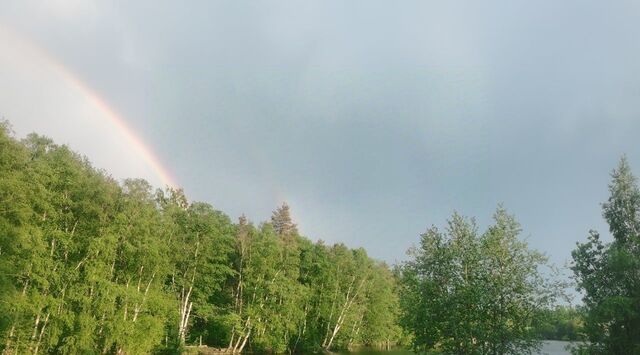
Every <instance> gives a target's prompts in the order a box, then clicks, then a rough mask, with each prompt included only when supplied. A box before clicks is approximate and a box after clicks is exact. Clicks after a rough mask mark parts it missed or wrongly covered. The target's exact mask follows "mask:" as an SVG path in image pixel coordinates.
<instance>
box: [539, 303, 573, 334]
mask: <svg viewBox="0 0 640 355" xmlns="http://www.w3.org/2000/svg"><path fill="white" fill-rule="evenodd" d="M582 313H583V312H582V309H581V308H575V307H570V306H557V307H555V308H553V309H544V310H542V314H541V319H542V322H541V323H540V324H539V325H538V331H539V333H540V335H541V337H542V339H545V340H563V341H583V340H584V315H583V314H582Z"/></svg>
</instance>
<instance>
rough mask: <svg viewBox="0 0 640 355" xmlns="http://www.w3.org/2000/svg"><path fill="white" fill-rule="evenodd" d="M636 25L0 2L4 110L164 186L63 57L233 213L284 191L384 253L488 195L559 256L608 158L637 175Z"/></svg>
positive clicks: (492, 16)
mask: <svg viewBox="0 0 640 355" xmlns="http://www.w3.org/2000/svg"><path fill="white" fill-rule="evenodd" d="M638 23H640V2H638V1H635V0H629V1H585V0H579V1H578V0H573V1H572V0H567V1H557V0H550V1H514V0H509V1H449V0H448V1H415V2H414V1H400V2H398V1H384V2H382V1H371V0H367V1H317V2H305V1H299V0H297V1H291V2H287V1H273V2H262V1H238V0H233V1H202V2H196V1H191V2H182V1H171V2H168V1H102V2H101V1H81V0H77V1H62V0H59V1H30V0H26V1H13V2H10V1H3V2H1V3H0V115H1V116H4V117H5V118H6V119H8V120H10V121H11V122H12V124H13V126H14V130H15V131H16V133H17V135H18V136H21V137H22V136H24V135H26V134H27V133H28V132H31V131H37V132H39V133H42V134H45V135H49V136H51V137H53V138H54V139H55V140H56V141H58V142H60V143H67V144H69V145H70V146H71V147H72V148H73V149H75V150H78V151H80V152H82V153H84V154H86V155H87V156H88V157H89V158H90V159H91V160H92V161H94V162H95V164H96V166H98V167H99V168H104V169H106V170H108V171H110V172H112V173H113V175H114V176H115V177H118V178H123V177H126V176H140V177H145V178H147V179H149V180H150V181H151V182H152V183H154V184H156V185H157V186H159V185H161V184H162V181H161V180H159V179H158V176H157V175H156V174H154V171H153V169H150V168H149V167H148V166H146V165H145V164H146V163H145V161H144V159H143V158H141V157H140V156H139V154H138V153H139V152H136V151H135V150H134V149H132V147H131V142H130V141H127V140H126V139H124V138H123V136H122V134H121V132H119V131H118V130H117V129H116V128H115V127H114V126H113V125H112V124H110V122H109V121H108V119H105V118H104V117H103V116H104V112H102V111H101V110H100V109H99V108H96V107H95V105H94V103H92V102H90V101H88V100H87V99H86V95H83V93H82V92H79V91H81V90H79V88H78V85H77V83H76V85H75V86H74V85H72V83H70V81H69V78H68V76H69V75H73V76H74V78H75V80H77V81H79V82H81V83H82V85H84V86H85V87H86V88H89V89H90V90H92V91H93V92H94V93H95V94H96V95H98V96H99V97H100V98H101V99H102V100H103V101H104V102H105V103H106V104H107V105H108V106H110V107H111V108H112V109H113V110H114V111H115V112H117V113H119V114H120V115H121V117H123V118H124V119H125V120H126V122H127V124H128V126H129V127H130V128H131V129H132V130H133V131H134V132H135V134H136V135H137V136H139V137H140V139H141V140H142V141H144V142H145V143H146V145H147V146H148V148H149V149H150V150H151V151H153V152H154V153H155V155H156V156H157V157H158V159H159V160H160V161H161V162H162V164H163V165H164V166H165V167H166V169H167V170H169V171H170V172H171V174H172V175H173V176H174V178H175V180H176V181H177V182H178V183H179V184H180V185H181V186H183V187H184V188H185V190H186V192H187V194H188V195H189V196H190V197H191V198H192V199H195V200H201V201H207V202H209V203H211V204H212V205H214V206H215V207H216V208H219V209H222V210H224V211H225V212H227V213H228V214H229V215H230V216H231V217H232V218H236V217H237V216H238V215H239V214H240V213H243V212H244V213H245V214H246V215H247V216H248V217H249V218H250V219H252V220H253V221H255V222H259V221H262V220H265V219H267V218H268V217H269V216H270V212H271V210H273V209H274V208H275V207H276V205H278V204H279V203H281V202H282V201H284V200H286V201H287V202H289V204H290V205H291V207H292V210H293V215H294V217H295V219H296V221H297V222H298V224H299V226H300V229H301V231H302V232H303V233H305V234H306V235H308V236H309V237H310V238H312V239H314V240H315V239H324V240H326V241H328V242H338V241H341V242H345V243H346V244H348V245H350V246H353V247H357V246H363V247H365V248H366V249H367V250H368V251H369V253H370V254H371V255H372V256H374V257H376V258H379V259H384V260H387V261H390V262H394V261H396V260H402V259H403V258H404V257H405V256H404V255H405V251H406V249H407V248H408V247H409V246H410V245H412V244H413V243H415V242H417V240H418V236H419V234H420V233H422V232H423V231H424V230H425V229H426V227H427V226H430V225H432V224H436V225H439V226H442V225H444V223H445V220H446V218H447V216H449V215H450V214H451V213H452V212H453V211H454V210H457V211H459V212H460V213H462V214H464V215H468V216H476V217H477V219H478V222H479V224H480V226H481V228H484V227H485V226H486V224H487V223H488V222H489V219H490V217H491V214H492V213H493V211H494V210H495V208H496V205H497V204H498V203H504V205H505V206H506V208H507V209H508V210H510V211H511V212H512V213H514V214H515V215H516V216H517V218H518V219H519V220H520V222H521V223H522V225H523V229H524V235H525V236H527V238H528V240H529V242H530V244H531V245H532V246H533V247H534V248H537V249H539V250H542V251H545V252H546V253H548V254H549V255H550V257H551V259H552V261H554V262H555V263H557V264H559V265H562V264H563V263H564V262H565V261H567V260H568V259H569V258H570V251H571V249H572V248H573V247H574V245H575V242H576V241H578V240H584V239H585V238H586V235H587V231H588V229H590V228H596V229H599V230H600V231H601V232H606V229H607V228H606V225H605V224H604V223H603V221H602V218H601V210H600V203H601V202H603V201H604V200H605V199H606V198H607V184H608V182H609V173H610V171H611V169H612V168H614V167H615V165H616V163H617V161H618V159H619V158H620V156H621V155H622V154H625V153H626V154H627V155H628V157H629V160H630V162H631V164H632V167H634V168H635V169H636V170H635V171H636V172H638V173H640V144H638V137H639V136H640V26H638ZM52 61H55V62H56V63H58V64H57V67H56V66H55V65H52V64H51V63H52ZM60 67H63V68H64V71H65V72H66V73H67V74H65V75H66V76H65V75H62V74H61V72H60Z"/></svg>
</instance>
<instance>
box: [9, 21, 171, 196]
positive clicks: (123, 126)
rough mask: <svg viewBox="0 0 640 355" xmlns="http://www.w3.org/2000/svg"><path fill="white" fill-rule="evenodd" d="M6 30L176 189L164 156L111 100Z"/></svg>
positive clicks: (166, 183)
mask: <svg viewBox="0 0 640 355" xmlns="http://www.w3.org/2000/svg"><path fill="white" fill-rule="evenodd" d="M2 33H4V34H5V35H7V37H8V38H10V39H13V40H14V41H16V42H18V44H19V45H20V46H21V47H22V49H25V50H27V51H28V52H30V53H31V54H32V55H35V56H38V57H39V58H40V59H42V60H43V61H44V62H45V63H46V64H47V65H48V66H49V67H50V68H52V69H53V70H55V71H56V72H57V74H59V75H60V76H61V77H62V78H63V79H64V80H65V81H66V82H67V83H68V84H70V85H71V86H73V87H75V88H76V89H77V90H78V91H79V92H80V93H81V94H82V95H83V96H84V99H85V100H87V101H88V102H89V103H90V104H91V105H92V106H94V107H95V108H96V109H97V110H98V111H100V112H101V113H102V114H103V115H104V117H106V119H107V120H108V121H109V123H110V124H111V125H113V126H114V128H116V130H117V131H118V132H120V134H122V136H123V137H124V138H125V139H126V140H127V141H128V143H129V145H130V146H131V147H132V148H133V150H134V151H135V152H136V153H138V154H139V155H140V156H141V157H142V159H143V160H144V161H145V162H146V163H147V164H149V166H150V167H151V169H152V170H153V171H154V172H155V174H156V175H157V176H158V178H159V179H160V181H162V183H163V184H165V185H167V186H168V187H172V188H176V187H178V184H177V183H176V181H175V179H174V178H173V176H172V174H171V173H170V172H169V171H168V170H167V169H166V168H165V167H164V166H163V165H162V163H161V162H160V159H159V158H158V157H157V156H156V155H155V154H154V153H153V151H152V150H151V149H150V148H149V146H148V145H147V144H146V143H145V142H144V140H143V139H142V138H141V137H140V136H139V135H137V134H136V133H135V131H134V130H133V129H132V128H131V127H130V126H129V125H128V124H127V122H126V120H125V119H124V117H123V116H122V115H120V114H119V113H118V112H116V110H115V109H114V108H113V107H111V106H109V105H108V104H107V102H106V101H105V100H104V99H103V98H101V97H100V95H98V93H97V92H96V91H95V90H93V89H91V87H89V86H88V85H87V84H86V83H85V82H83V81H82V80H81V79H80V78H79V77H78V75H76V74H75V73H73V72H72V71H71V70H70V69H68V68H67V67H65V66H64V65H63V64H62V63H61V62H60V61H58V60H57V59H56V58H55V57H54V56H53V55H51V54H50V53H48V52H47V51H46V50H44V49H42V48H40V47H38V46H36V45H34V44H33V43H32V42H31V41H28V40H27V39H25V38H23V37H22V36H19V35H18V34H16V33H15V32H14V31H12V30H10V29H9V28H6V27H5V26H2V24H0V34H2Z"/></svg>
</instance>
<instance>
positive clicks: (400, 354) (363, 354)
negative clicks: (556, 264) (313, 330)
mask: <svg viewBox="0 0 640 355" xmlns="http://www.w3.org/2000/svg"><path fill="white" fill-rule="evenodd" d="M569 344H571V343H570V342H568V341H557V340H548V341H545V342H543V345H542V349H541V350H540V352H539V353H538V354H539V355H569V354H571V352H569V351H567V350H565V347H566V346H567V345H569ZM345 354H357V355H411V354H413V353H412V352H411V351H408V350H402V349H395V350H389V351H382V350H374V349H366V350H365V349H363V350H360V351H357V352H353V353H345Z"/></svg>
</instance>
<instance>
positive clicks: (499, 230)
mask: <svg viewBox="0 0 640 355" xmlns="http://www.w3.org/2000/svg"><path fill="white" fill-rule="evenodd" d="M609 190H610V193H611V194H610V198H609V200H608V201H607V202H605V203H604V204H603V216H604V217H605V219H606V220H607V222H608V224H609V226H610V232H611V234H612V235H613V237H614V240H613V242H611V243H605V242H603V241H602V240H601V239H600V236H599V234H598V233H597V232H595V231H591V232H590V234H589V236H588V238H585V240H586V242H584V243H580V244H578V245H577V247H576V249H575V251H574V252H573V255H572V257H573V260H574V261H573V263H572V270H573V272H574V275H575V283H576V285H575V286H576V287H578V289H579V290H581V292H582V294H583V295H584V300H583V304H582V305H581V306H580V307H577V308H575V307H570V306H562V305H559V304H560V303H559V301H560V300H561V299H563V297H564V292H565V289H566V288H567V287H569V285H567V283H566V281H563V280H562V279H561V278H559V277H557V276H556V274H555V273H554V271H555V270H556V268H555V267H554V266H553V265H549V263H548V261H547V259H546V257H545V255H544V254H543V253H541V252H538V251H535V250H532V249H530V248H529V246H528V245H527V243H526V242H525V241H524V239H523V238H522V236H521V231H522V228H521V226H520V225H519V223H518V222H517V220H516V219H515V217H514V216H513V215H511V214H509V213H508V212H507V210H506V209H505V208H504V207H503V206H501V205H500V206H498V207H497V209H496V211H495V213H494V216H493V223H492V224H491V225H490V226H488V227H487V228H486V229H484V230H482V231H481V230H480V227H479V226H478V225H477V224H476V222H475V220H474V219H473V218H468V217H464V216H462V215H459V214H457V213H454V214H453V215H452V216H451V218H450V219H449V221H448V223H447V224H446V226H444V228H438V227H436V226H432V227H429V228H428V229H427V230H426V232H424V233H423V234H422V235H420V237H419V239H418V240H417V244H416V246H414V247H413V248H411V249H410V250H409V251H408V255H407V260H406V261H404V262H402V263H400V264H398V265H387V264H385V263H384V262H381V261H378V260H374V259H373V258H371V257H369V256H368V255H367V253H366V251H365V250H364V249H362V248H350V247H347V246H346V245H344V244H334V245H328V244H326V243H324V242H323V241H312V240H311V239H309V238H307V237H306V236H302V235H300V233H299V232H298V229H297V226H296V224H295V222H294V221H292V218H291V216H290V211H289V207H288V206H287V204H282V205H281V206H279V207H277V208H276V209H275V211H274V212H273V214H272V216H271V219H270V220H268V221H264V222H261V223H254V222H252V221H250V220H249V219H248V218H246V217H245V216H241V217H240V218H239V219H238V220H237V221H234V220H231V219H230V218H229V217H228V216H227V215H226V214H224V213H223V212H221V211H219V210H217V209H216V208H214V207H213V206H212V205H210V204H208V203H204V202H197V201H190V200H189V199H188V198H187V196H185V194H184V192H183V191H182V190H180V189H171V188H165V189H154V187H152V186H151V185H150V184H149V183H147V182H146V181H144V180H140V179H129V180H125V181H122V182H119V181H116V180H115V179H113V178H112V177H110V175H109V174H108V173H107V172H105V171H101V170H98V169H96V168H94V167H93V166H92V165H91V163H90V162H89V161H88V160H87V159H86V158H85V157H83V156H82V155H80V154H78V153H76V152H73V151H72V150H70V149H69V148H68V147H67V146H64V145H57V144H55V143H54V142H53V141H52V140H50V139H48V138H46V137H43V136H39V135H37V134H30V135H28V136H27V137H26V138H24V139H21V140H20V139H17V138H16V137H14V135H13V133H12V132H11V129H10V125H9V124H8V123H7V122H4V123H2V125H1V126H0V349H2V352H3V354H19V353H32V354H37V353H51V354H80V353H82V354H93V353H103V354H145V353H158V354H161V353H165V354H169V353H181V352H188V351H190V350H192V349H193V348H196V349H197V348H199V347H205V346H206V347H207V348H209V349H216V351H218V352H227V353H240V352H254V353H312V352H314V353H315V352H323V351H335V350H340V349H355V348H357V347H363V346H366V347H373V348H378V349H389V348H392V347H396V346H402V347H405V348H410V349H413V350H414V351H416V352H424V353H426V352H439V353H450V354H522V353H528V352H529V351H532V350H533V349H536V348H537V347H539V345H540V340H542V339H561V340H586V342H583V343H581V344H582V345H581V347H579V348H576V349H575V350H574V351H575V352H576V353H581V354H587V353H588V354H640V259H639V258H638V257H637V256H638V253H639V252H640V234H639V232H640V190H639V189H638V186H637V183H636V179H635V177H633V175H632V174H631V169H630V167H629V164H628V162H627V160H626V159H625V158H623V159H622V160H621V161H620V164H619V166H618V168H617V169H616V170H615V171H614V173H613V174H612V182H611V185H610V186H609Z"/></svg>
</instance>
